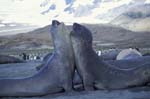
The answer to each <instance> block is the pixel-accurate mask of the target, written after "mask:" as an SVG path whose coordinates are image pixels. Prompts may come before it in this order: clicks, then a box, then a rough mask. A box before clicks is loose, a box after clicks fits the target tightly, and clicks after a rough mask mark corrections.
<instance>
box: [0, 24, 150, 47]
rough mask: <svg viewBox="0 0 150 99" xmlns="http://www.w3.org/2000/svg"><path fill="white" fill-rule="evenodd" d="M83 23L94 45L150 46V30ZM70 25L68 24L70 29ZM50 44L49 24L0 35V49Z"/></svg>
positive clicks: (49, 45) (50, 45)
mask: <svg viewBox="0 0 150 99" xmlns="http://www.w3.org/2000/svg"><path fill="white" fill-rule="evenodd" d="M84 25H85V26H86V27H87V28H89V29H90V30H91V31H92V33H93V41H94V44H93V46H94V47H97V48H101V47H102V48H103V47H109V48H112V47H113V48H114V47H117V48H124V47H150V43H149V41H150V40H149V38H150V32H132V31H129V30H126V29H124V28H121V27H117V26H112V25H106V24H105V25H103V24H93V25H87V24H84ZM71 27H72V26H68V28H69V29H70V30H71ZM52 46H53V44H52V39H51V35H50V25H48V26H45V27H43V28H39V29H36V30H34V31H31V32H28V33H21V34H17V35H10V36H1V37H0V49H42V48H50V47H52Z"/></svg>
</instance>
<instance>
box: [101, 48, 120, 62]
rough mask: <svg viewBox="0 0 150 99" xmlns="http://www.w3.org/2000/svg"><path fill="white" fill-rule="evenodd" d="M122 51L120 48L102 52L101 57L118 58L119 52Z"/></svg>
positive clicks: (104, 58) (105, 58)
mask: <svg viewBox="0 0 150 99" xmlns="http://www.w3.org/2000/svg"><path fill="white" fill-rule="evenodd" d="M119 52H120V51H118V50H111V51H108V52H105V53H102V54H101V56H99V57H100V58H102V59H103V60H106V61H107V60H116V57H117V55H118V54H119Z"/></svg>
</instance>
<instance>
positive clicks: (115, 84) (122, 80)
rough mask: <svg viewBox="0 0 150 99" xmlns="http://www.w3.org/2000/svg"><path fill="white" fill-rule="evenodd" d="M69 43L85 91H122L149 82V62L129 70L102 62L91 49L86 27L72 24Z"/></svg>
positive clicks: (90, 40)
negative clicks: (70, 43)
mask: <svg viewBox="0 0 150 99" xmlns="http://www.w3.org/2000/svg"><path fill="white" fill-rule="evenodd" d="M71 41H72V45H73V50H74V55H75V63H76V68H77V70H78V72H79V74H80V76H81V77H82V80H83V85H84V89H85V90H93V89H94V88H96V89H122V88H128V87H134V86H140V85H143V84H145V83H148V82H149V81H150V63H149V62H148V63H147V64H143V66H139V67H137V68H130V69H119V68H115V67H113V66H112V65H110V64H106V63H105V62H103V61H102V60H101V59H100V58H99V56H98V55H97V54H96V52H95V51H94V50H93V48H92V34H91V32H90V31H89V30H88V29H87V28H86V27H84V26H82V25H80V24H77V23H74V24H73V30H72V32H71ZM149 60H150V59H149ZM124 61H126V62H128V60H124ZM135 62H136V61H135ZM120 65H122V63H120Z"/></svg>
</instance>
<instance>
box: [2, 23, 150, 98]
mask: <svg viewBox="0 0 150 99" xmlns="http://www.w3.org/2000/svg"><path fill="white" fill-rule="evenodd" d="M50 32H51V35H52V39H53V44H54V52H53V54H52V55H50V54H48V55H47V56H46V57H45V59H44V61H43V63H42V66H40V67H39V68H40V70H39V71H38V73H36V74H34V75H33V76H31V77H28V78H21V79H0V96H41V95H46V94H52V93H59V92H62V91H67V92H71V91H72V90H73V86H74V84H76V82H78V84H83V86H84V89H85V90H94V89H95V88H96V89H122V88H129V87H135V86H141V85H145V84H146V83H149V82H150V56H145V57H142V56H141V57H136V58H130V59H124V57H123V58H122V59H121V60H109V61H103V60H102V59H101V57H99V56H98V55H97V54H96V52H95V51H94V50H93V48H92V33H91V32H90V31H89V30H88V29H87V28H86V27H84V26H82V25H80V24H77V23H74V24H73V29H72V31H71V32H70V31H69V30H68V29H67V27H66V26H65V25H64V23H60V22H58V21H56V20H54V21H52V27H51V30H50ZM115 55H116V54H115ZM123 55H124V54H123ZM74 75H75V77H74ZM80 77H81V79H80Z"/></svg>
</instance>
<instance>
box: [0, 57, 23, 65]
mask: <svg viewBox="0 0 150 99" xmlns="http://www.w3.org/2000/svg"><path fill="white" fill-rule="evenodd" d="M22 62H25V61H23V60H21V59H19V58H16V57H13V56H8V55H0V64H8V63H22Z"/></svg>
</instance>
